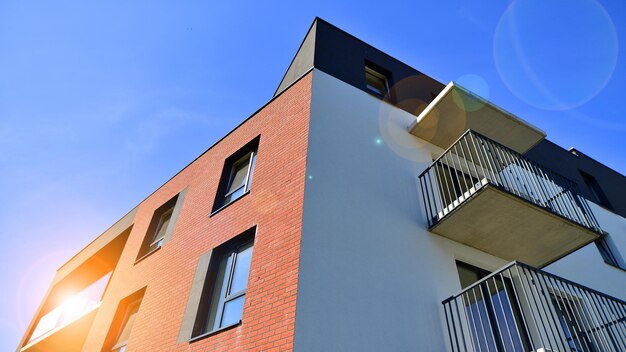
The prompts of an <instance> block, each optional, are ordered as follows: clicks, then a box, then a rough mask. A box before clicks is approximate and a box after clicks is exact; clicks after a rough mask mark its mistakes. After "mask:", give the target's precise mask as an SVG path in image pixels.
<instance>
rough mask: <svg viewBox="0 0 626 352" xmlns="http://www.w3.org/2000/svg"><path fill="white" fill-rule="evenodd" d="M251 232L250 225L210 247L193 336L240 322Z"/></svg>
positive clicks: (252, 243) (249, 258) (251, 247)
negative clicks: (229, 238) (235, 235)
mask: <svg viewBox="0 0 626 352" xmlns="http://www.w3.org/2000/svg"><path fill="white" fill-rule="evenodd" d="M255 231H256V228H252V229H250V230H248V231H246V232H244V233H243V234H241V235H239V236H237V237H236V238H234V239H232V240H230V241H228V242H226V243H225V244H223V245H221V246H219V247H217V248H216V249H214V250H213V252H212V254H211V261H210V264H209V270H208V273H207V276H206V281H205V284H204V289H203V291H202V298H201V301H200V305H199V312H198V315H197V319H196V324H195V327H194V334H193V336H200V335H204V334H207V333H211V332H214V331H217V330H220V329H223V328H226V327H229V326H234V325H236V324H238V323H239V322H240V321H241V317H242V314H243V305H244V302H245V297H246V291H247V286H248V274H249V273H250V263H251V260H252V249H253V246H254V232H255Z"/></svg>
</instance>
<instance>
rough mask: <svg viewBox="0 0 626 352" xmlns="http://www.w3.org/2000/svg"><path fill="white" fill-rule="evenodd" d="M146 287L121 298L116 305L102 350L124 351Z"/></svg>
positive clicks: (111, 351)
mask: <svg viewBox="0 0 626 352" xmlns="http://www.w3.org/2000/svg"><path fill="white" fill-rule="evenodd" d="M145 292H146V288H145V287H144V288H142V289H140V290H139V291H137V292H135V293H133V294H131V295H130V296H127V297H126V298H124V299H122V300H121V301H120V303H119V305H118V306H117V310H116V311H115V315H114V317H113V321H112V323H111V327H110V328H109V332H108V333H107V337H106V339H105V341H104V346H103V348H102V351H103V352H104V351H110V352H125V351H126V350H127V346H128V342H129V340H130V338H131V332H132V330H133V326H134V325H135V321H136V319H137V316H138V313H139V307H140V306H141V301H142V300H143V296H144V294H145Z"/></svg>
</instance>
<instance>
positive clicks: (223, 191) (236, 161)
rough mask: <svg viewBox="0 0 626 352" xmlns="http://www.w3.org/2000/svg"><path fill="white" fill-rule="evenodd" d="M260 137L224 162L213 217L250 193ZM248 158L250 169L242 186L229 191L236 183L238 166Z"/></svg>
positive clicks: (212, 212)
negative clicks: (234, 182) (234, 195)
mask: <svg viewBox="0 0 626 352" xmlns="http://www.w3.org/2000/svg"><path fill="white" fill-rule="evenodd" d="M260 137H261V136H257V137H256V138H254V139H253V140H251V141H250V142H248V143H247V144H246V145H244V146H243V147H241V148H239V150H237V151H236V152H235V153H233V154H232V155H231V156H229V157H228V158H226V160H224V167H223V168H222V174H221V176H220V181H219V184H218V187H217V192H216V195H215V201H214V202H213V208H212V211H211V215H213V214H215V213H217V212H218V211H220V210H222V209H223V208H225V207H227V206H228V205H230V204H232V203H234V202H235V201H237V200H238V199H240V198H242V197H243V196H245V195H246V194H248V193H249V192H250V189H251V185H252V179H253V176H254V169H255V166H256V159H257V154H258V150H259V141H260ZM248 156H249V158H248V160H247V162H248V169H247V171H246V177H245V179H244V182H243V184H242V186H240V187H237V188H236V189H234V190H229V189H230V188H231V187H232V182H233V181H234V178H235V175H236V170H237V166H239V165H240V163H241V162H243V161H244V160H243V159H244V158H246V157H248ZM242 189H243V192H241V193H240V194H239V195H237V196H236V197H234V198H230V199H229V197H231V196H232V195H233V194H235V193H237V192H238V191H240V190H242Z"/></svg>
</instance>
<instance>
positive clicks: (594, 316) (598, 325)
mask: <svg viewBox="0 0 626 352" xmlns="http://www.w3.org/2000/svg"><path fill="white" fill-rule="evenodd" d="M576 289H577V290H578V291H579V292H580V295H581V297H583V299H584V300H585V302H586V306H587V307H588V310H589V311H590V312H591V318H592V319H593V320H594V322H595V330H596V332H597V334H598V336H599V337H600V338H599V340H600V341H602V344H603V345H604V348H605V349H606V350H607V351H610V350H611V344H610V341H609V340H608V339H607V338H606V336H605V335H604V333H603V332H602V331H601V330H600V328H601V327H602V321H601V320H600V317H599V316H598V312H596V309H595V307H594V305H593V303H592V302H591V299H590V298H589V295H588V292H586V291H585V290H581V289H580V287H576Z"/></svg>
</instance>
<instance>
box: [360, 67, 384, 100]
mask: <svg viewBox="0 0 626 352" xmlns="http://www.w3.org/2000/svg"><path fill="white" fill-rule="evenodd" d="M387 77H388V75H386V74H384V73H382V70H380V69H378V68H376V69H375V68H373V67H372V64H368V63H366V65H365V87H366V88H367V90H368V91H370V92H371V93H374V94H375V95H378V96H379V97H381V98H382V97H384V96H386V95H387V93H389V83H388V81H389V80H388V78H387Z"/></svg>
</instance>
